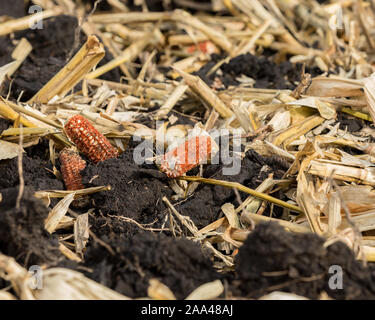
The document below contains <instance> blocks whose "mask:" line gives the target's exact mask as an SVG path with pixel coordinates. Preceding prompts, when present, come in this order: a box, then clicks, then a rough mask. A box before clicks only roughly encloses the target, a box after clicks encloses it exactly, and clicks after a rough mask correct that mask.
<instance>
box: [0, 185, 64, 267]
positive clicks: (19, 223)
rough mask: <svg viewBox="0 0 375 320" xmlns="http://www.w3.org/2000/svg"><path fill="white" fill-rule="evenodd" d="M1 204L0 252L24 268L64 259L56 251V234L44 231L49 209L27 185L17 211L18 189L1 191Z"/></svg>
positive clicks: (57, 250)
mask: <svg viewBox="0 0 375 320" xmlns="http://www.w3.org/2000/svg"><path fill="white" fill-rule="evenodd" d="M0 192H1V194H2V198H3V200H2V201H1V202H0V211H1V215H0V230H2V231H1V232H0V252H2V253H3V254H6V255H10V256H13V257H14V258H15V259H16V260H17V261H18V262H19V263H21V264H23V265H25V266H31V265H35V264H37V265H45V264H47V265H51V264H55V263H57V262H58V261H59V260H63V259H65V258H63V257H62V254H61V253H60V251H59V242H58V238H57V235H51V234H49V233H48V232H47V231H46V230H45V229H44V220H45V219H46V218H47V216H48V212H49V210H48V208H47V207H46V206H45V204H44V203H43V202H42V201H41V200H39V199H37V198H35V197H34V189H33V188H31V187H29V186H26V187H25V189H24V191H23V194H22V198H21V199H22V201H21V202H20V207H19V208H18V209H17V208H16V203H17V197H18V193H19V188H18V187H17V188H14V187H13V188H2V189H1V191H0Z"/></svg>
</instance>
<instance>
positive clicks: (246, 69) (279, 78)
mask: <svg viewBox="0 0 375 320" xmlns="http://www.w3.org/2000/svg"><path fill="white" fill-rule="evenodd" d="M211 58H212V60H211V61H210V62H208V63H207V64H206V65H205V66H203V67H202V68H201V69H200V70H199V71H197V73H196V74H197V75H198V76H200V77H201V78H202V79H203V80H204V81H205V82H206V83H207V84H209V85H211V84H212V83H213V81H214V79H215V78H219V79H220V80H221V81H222V83H223V84H224V86H225V87H228V86H230V85H234V86H236V85H239V84H240V82H238V81H237V80H236V78H237V77H240V76H241V75H245V76H247V77H250V78H252V79H254V80H255V83H254V87H255V88H268V89H294V88H295V87H296V85H297V84H298V82H299V81H300V79H301V71H302V65H300V64H296V65H293V64H292V63H290V62H289V61H286V62H283V63H281V64H276V63H275V62H273V61H272V59H270V58H268V57H264V56H263V57H258V56H255V55H252V54H250V53H246V54H243V55H240V56H237V57H235V58H233V59H231V60H230V61H229V63H224V64H223V65H222V66H221V67H220V68H219V69H218V70H220V73H219V72H218V71H216V72H214V73H212V74H211V75H210V76H207V73H208V72H209V71H210V70H211V68H212V67H213V66H215V64H216V63H217V62H218V61H220V59H222V57H220V56H218V55H212V56H211ZM310 71H312V72H313V76H315V75H316V71H315V69H311V70H310V69H309V68H306V72H310Z"/></svg>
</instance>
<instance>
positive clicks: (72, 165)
mask: <svg viewBox="0 0 375 320" xmlns="http://www.w3.org/2000/svg"><path fill="white" fill-rule="evenodd" d="M60 163H61V174H62V176H63V179H64V183H65V187H66V189H67V190H79V189H83V188H84V186H83V184H82V176H81V171H82V170H83V169H85V167H86V161H84V160H83V159H82V158H81V157H80V156H79V154H78V152H76V151H74V150H72V149H68V148H64V149H63V150H61V151H60Z"/></svg>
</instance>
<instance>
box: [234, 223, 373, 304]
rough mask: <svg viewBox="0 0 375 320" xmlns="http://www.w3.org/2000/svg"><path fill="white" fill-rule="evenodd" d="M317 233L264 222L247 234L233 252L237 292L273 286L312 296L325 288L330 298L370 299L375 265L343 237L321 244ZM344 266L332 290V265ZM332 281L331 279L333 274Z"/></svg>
mask: <svg viewBox="0 0 375 320" xmlns="http://www.w3.org/2000/svg"><path fill="white" fill-rule="evenodd" d="M323 244H324V239H323V238H320V237H318V236H317V235H315V234H295V233H290V232H287V231H285V229H284V228H282V227H280V226H279V225H278V224H276V223H262V224H259V225H257V226H256V228H255V230H254V231H253V232H252V233H251V234H250V235H249V236H248V237H247V239H246V241H245V242H244V244H243V246H242V247H241V248H240V249H239V253H238V255H237V257H236V260H237V261H236V262H237V263H236V271H237V273H236V276H237V280H235V281H234V283H235V284H237V285H238V289H239V291H240V295H241V296H247V297H253V298H257V297H260V296H262V295H264V294H266V293H269V292H271V291H275V290H279V291H286V292H293V293H296V294H298V295H302V296H305V297H309V298H311V299H317V298H319V295H320V294H321V293H322V292H326V293H327V294H328V295H329V296H330V297H332V298H334V299H348V300H350V299H374V298H375V273H374V271H373V270H374V269H373V267H372V268H368V267H365V266H364V265H363V264H362V262H360V261H358V260H356V259H355V258H354V255H353V252H352V251H351V250H350V249H349V248H348V247H347V246H346V245H345V244H344V243H342V242H336V243H334V244H332V245H331V246H329V247H328V248H324V246H323ZM335 265H337V266H341V267H342V275H343V277H342V279H343V286H342V289H336V290H331V289H330V288H329V283H330V278H331V277H332V276H333V275H334V274H337V273H335V272H333V271H332V272H331V273H329V268H330V267H331V266H335ZM332 281H333V280H332Z"/></svg>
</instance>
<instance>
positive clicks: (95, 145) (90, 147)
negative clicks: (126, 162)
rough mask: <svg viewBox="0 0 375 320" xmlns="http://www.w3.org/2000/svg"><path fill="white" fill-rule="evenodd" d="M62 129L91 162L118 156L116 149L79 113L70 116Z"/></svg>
mask: <svg viewBox="0 0 375 320" xmlns="http://www.w3.org/2000/svg"><path fill="white" fill-rule="evenodd" d="M64 129H65V133H66V135H67V136H68V137H69V138H70V140H72V141H73V142H74V143H75V145H76V146H77V148H78V149H79V151H81V152H82V153H83V154H84V155H86V156H87V157H88V158H89V159H90V160H91V161H92V162H94V163H98V162H99V161H104V160H107V159H111V158H116V157H117V156H118V151H117V149H116V148H115V147H113V146H112V145H111V143H110V142H109V141H108V140H107V138H106V137H105V136H103V135H102V134H101V133H100V132H99V131H98V130H96V129H95V128H94V126H93V125H92V124H91V123H90V122H89V121H88V120H87V119H86V118H85V117H83V116H81V115H75V116H73V117H71V118H70V119H69V120H68V121H67V123H66V124H65V126H64Z"/></svg>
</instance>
